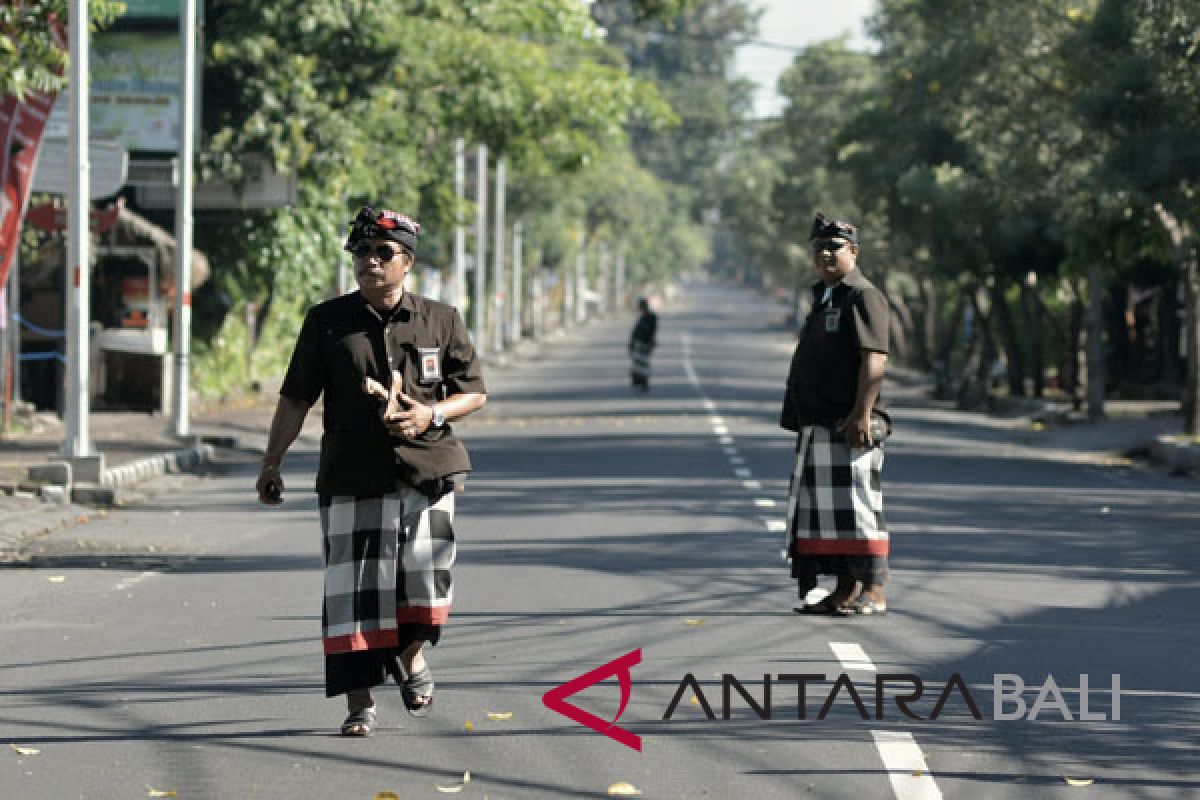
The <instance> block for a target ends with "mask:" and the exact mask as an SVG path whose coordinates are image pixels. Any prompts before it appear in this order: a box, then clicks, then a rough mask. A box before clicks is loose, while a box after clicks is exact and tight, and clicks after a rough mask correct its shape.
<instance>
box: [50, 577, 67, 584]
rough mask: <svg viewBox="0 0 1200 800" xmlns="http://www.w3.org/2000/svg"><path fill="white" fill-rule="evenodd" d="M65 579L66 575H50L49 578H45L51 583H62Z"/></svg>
mask: <svg viewBox="0 0 1200 800" xmlns="http://www.w3.org/2000/svg"><path fill="white" fill-rule="evenodd" d="M66 579H67V576H66V575H51V576H50V577H48V578H46V580H48V581H50V582H51V583H62V582H63V581H65V580H66Z"/></svg>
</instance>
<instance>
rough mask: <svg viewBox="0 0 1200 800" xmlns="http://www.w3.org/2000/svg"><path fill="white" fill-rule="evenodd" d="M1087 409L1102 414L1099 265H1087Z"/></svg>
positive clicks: (1091, 413)
mask: <svg viewBox="0 0 1200 800" xmlns="http://www.w3.org/2000/svg"><path fill="white" fill-rule="evenodd" d="M1087 282H1088V285H1087V294H1088V302H1087V312H1086V322H1087V412H1088V417H1089V418H1090V419H1100V418H1101V417H1103V416H1104V273H1103V272H1102V271H1101V269H1100V265H1099V264H1092V265H1091V266H1090V267H1088V278H1087Z"/></svg>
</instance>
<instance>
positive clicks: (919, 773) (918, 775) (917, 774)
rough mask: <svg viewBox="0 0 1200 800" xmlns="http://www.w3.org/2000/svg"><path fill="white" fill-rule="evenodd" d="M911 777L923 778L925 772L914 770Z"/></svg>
mask: <svg viewBox="0 0 1200 800" xmlns="http://www.w3.org/2000/svg"><path fill="white" fill-rule="evenodd" d="M913 777H914V778H924V777H925V772H924V771H923V770H919V769H914V770H913Z"/></svg>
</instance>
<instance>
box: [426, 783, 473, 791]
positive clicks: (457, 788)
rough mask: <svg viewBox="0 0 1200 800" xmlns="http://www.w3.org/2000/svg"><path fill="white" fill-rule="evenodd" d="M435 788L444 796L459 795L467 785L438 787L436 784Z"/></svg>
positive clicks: (457, 784) (458, 784)
mask: <svg viewBox="0 0 1200 800" xmlns="http://www.w3.org/2000/svg"><path fill="white" fill-rule="evenodd" d="M433 788H435V789H437V790H438V791H439V792H441V793H442V794H458V793H459V792H461V791H462V790H463V789H465V788H466V785H465V784H462V783H456V784H454V785H453V786H438V785H437V784H434V787H433Z"/></svg>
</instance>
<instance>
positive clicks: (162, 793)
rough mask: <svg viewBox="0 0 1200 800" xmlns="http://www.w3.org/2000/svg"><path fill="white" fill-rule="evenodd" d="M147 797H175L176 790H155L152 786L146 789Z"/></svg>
mask: <svg viewBox="0 0 1200 800" xmlns="http://www.w3.org/2000/svg"><path fill="white" fill-rule="evenodd" d="M146 797H175V790H174V789H155V788H154V787H152V786H147V787H146Z"/></svg>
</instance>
